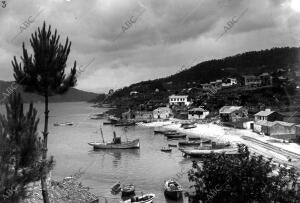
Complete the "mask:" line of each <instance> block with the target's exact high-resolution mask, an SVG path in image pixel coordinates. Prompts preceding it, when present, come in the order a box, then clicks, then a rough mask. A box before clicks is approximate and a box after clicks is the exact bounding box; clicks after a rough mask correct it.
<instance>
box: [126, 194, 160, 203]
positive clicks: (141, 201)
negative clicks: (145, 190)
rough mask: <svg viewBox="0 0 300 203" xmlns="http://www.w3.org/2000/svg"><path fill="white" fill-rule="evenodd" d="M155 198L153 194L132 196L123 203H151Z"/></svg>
mask: <svg viewBox="0 0 300 203" xmlns="http://www.w3.org/2000/svg"><path fill="white" fill-rule="evenodd" d="M154 198H155V194H145V195H142V196H134V197H132V198H131V199H128V200H126V201H125V202H124V203H132V202H136V203H152V202H153V200H154Z"/></svg>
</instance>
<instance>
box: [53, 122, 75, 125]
mask: <svg viewBox="0 0 300 203" xmlns="http://www.w3.org/2000/svg"><path fill="white" fill-rule="evenodd" d="M53 125H54V126H72V125H74V123H73V122H64V123H54V124H53Z"/></svg>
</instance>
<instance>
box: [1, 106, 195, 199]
mask: <svg viewBox="0 0 300 203" xmlns="http://www.w3.org/2000/svg"><path fill="white" fill-rule="evenodd" d="M35 106H36V108H37V109H38V111H39V115H40V116H39V117H40V119H41V121H40V125H39V128H40V129H39V132H41V131H42V128H43V108H44V106H43V104H42V103H40V104H36V105H35ZM103 111H105V109H100V108H93V107H91V104H88V103H51V104H50V119H49V120H50V121H49V131H50V134H49V140H48V148H49V154H50V155H53V156H54V158H55V161H56V165H55V168H54V170H53V172H52V176H53V177H54V178H63V177H66V176H69V175H71V174H72V173H74V172H76V171H78V170H79V169H81V170H82V171H84V172H85V173H84V175H83V176H82V178H81V179H80V180H81V181H82V182H83V183H84V184H85V185H87V186H89V187H91V188H92V189H91V191H92V192H94V193H95V194H97V195H100V196H105V197H107V198H109V202H119V200H120V194H119V195H116V196H114V195H112V194H110V189H111V187H112V185H113V184H114V183H116V182H117V181H119V180H120V181H121V183H133V184H134V185H135V186H136V194H141V192H143V193H144V194H145V193H154V194H156V197H157V198H156V200H155V202H172V201H166V199H165V197H164V195H163V183H164V181H165V180H166V179H168V178H171V177H176V174H180V171H181V170H183V171H187V169H189V168H190V167H191V161H189V160H187V159H184V158H183V157H182V154H181V152H180V151H178V149H176V148H173V151H172V153H163V152H161V151H160V149H161V147H162V146H166V145H167V144H169V143H174V144H176V143H177V142H176V141H167V140H166V139H165V138H164V136H162V135H154V133H153V129H151V128H143V127H139V126H133V127H129V128H128V130H127V132H125V131H124V128H123V127H112V126H109V125H105V126H103V133H104V138H105V140H106V141H110V140H111V139H112V136H113V131H116V133H117V135H121V137H122V139H123V140H126V139H128V140H132V139H135V138H139V139H140V145H141V147H140V149H133V150H108V151H107V150H106V151H97V152H95V151H93V150H92V147H91V146H89V145H88V144H87V143H88V142H91V141H97V140H101V134H100V133H99V127H100V124H101V123H102V122H103V120H91V119H89V118H88V116H89V115H90V114H91V113H99V112H103ZM1 112H3V107H2V108H1ZM66 121H68V122H74V123H75V126H64V127H55V126H53V123H55V122H66ZM97 131H98V132H97ZM180 182H181V184H182V185H183V186H184V187H185V188H187V187H188V180H187V177H186V174H184V175H183V176H182V178H181V179H180ZM100 202H104V201H100ZM184 202H187V201H186V200H184Z"/></svg>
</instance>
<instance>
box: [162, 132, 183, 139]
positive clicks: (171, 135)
mask: <svg viewBox="0 0 300 203" xmlns="http://www.w3.org/2000/svg"><path fill="white" fill-rule="evenodd" d="M165 136H166V137H167V138H168V139H182V138H183V139H184V138H186V135H185V134H179V133H176V134H169V135H166V134H165Z"/></svg>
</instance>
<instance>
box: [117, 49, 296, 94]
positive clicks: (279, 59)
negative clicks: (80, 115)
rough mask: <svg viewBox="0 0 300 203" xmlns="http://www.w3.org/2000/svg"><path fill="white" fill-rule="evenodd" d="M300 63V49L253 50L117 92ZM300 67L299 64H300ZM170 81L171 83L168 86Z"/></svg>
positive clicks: (176, 85) (175, 85)
mask: <svg viewBox="0 0 300 203" xmlns="http://www.w3.org/2000/svg"><path fill="white" fill-rule="evenodd" d="M299 64H300V48H296V47H292V48H290V47H284V48H272V49H267V50H261V51H251V52H245V53H242V54H237V55H234V56H229V57H226V58H223V59H215V60H210V61H204V62H201V63H199V64H197V65H195V66H193V67H191V68H189V69H187V70H183V71H181V72H179V73H177V74H174V75H171V76H169V77H166V78H161V79H156V80H151V81H143V82H140V83H136V84H133V85H131V86H129V87H125V88H123V89H120V90H118V91H116V92H115V94H114V96H115V97H120V96H124V95H126V94H128V92H130V91H132V90H135V91H138V92H148V91H154V90H155V89H156V88H158V89H159V90H160V91H164V90H166V89H178V88H184V87H186V84H187V83H188V82H195V83H197V84H199V83H206V82H210V81H213V80H216V79H222V78H224V77H238V78H239V77H241V76H242V75H245V74H258V73H263V72H269V73H270V72H272V71H274V70H276V69H279V68H283V69H288V68H291V69H295V68H297V66H298V65H299ZM298 68H299V66H298ZM166 84H168V85H166Z"/></svg>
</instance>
